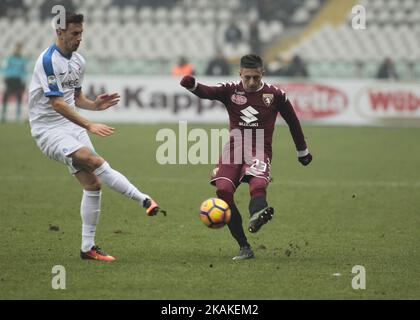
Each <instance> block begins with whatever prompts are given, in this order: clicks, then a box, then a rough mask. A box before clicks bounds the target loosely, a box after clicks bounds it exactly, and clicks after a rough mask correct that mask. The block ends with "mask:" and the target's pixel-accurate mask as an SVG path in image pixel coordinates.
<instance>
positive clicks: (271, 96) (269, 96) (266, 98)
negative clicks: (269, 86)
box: [263, 93, 274, 107]
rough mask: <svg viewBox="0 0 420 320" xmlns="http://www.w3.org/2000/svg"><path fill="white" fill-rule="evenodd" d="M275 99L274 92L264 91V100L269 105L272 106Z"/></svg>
mask: <svg viewBox="0 0 420 320" xmlns="http://www.w3.org/2000/svg"><path fill="white" fill-rule="evenodd" d="M273 100H274V94H272V93H263V101H264V103H265V105H266V106H267V107H269V106H271V104H272V103H273Z"/></svg>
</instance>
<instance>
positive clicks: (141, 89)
mask: <svg viewBox="0 0 420 320" xmlns="http://www.w3.org/2000/svg"><path fill="white" fill-rule="evenodd" d="M197 79H198V81H199V82H201V83H203V84H208V85H216V84H217V82H225V81H236V80H238V78H234V77H233V78H217V79H216V78H209V77H197ZM264 81H267V82H270V83H272V84H275V85H278V86H279V87H280V88H281V89H282V90H284V91H285V92H286V94H287V96H288V97H289V99H290V100H291V101H292V104H293V106H294V108H295V110H296V112H297V114H298V116H299V118H300V119H301V121H302V122H304V123H307V124H309V123H310V124H322V125H374V126H383V125H393V126H400V125H420V84H415V83H401V82H387V81H377V80H342V79H320V80H312V79H311V80H299V81H296V80H294V79H279V78H264ZM83 90H84V92H85V93H86V94H89V95H92V96H93V95H96V94H99V93H102V92H118V93H120V94H121V102H120V104H119V105H118V106H117V107H115V108H113V109H110V110H107V111H103V112H89V111H81V112H82V113H83V114H85V115H86V116H87V117H89V119H92V120H94V121H106V122H139V123H158V122H175V123H176V122H178V121H180V120H187V121H189V122H194V123H227V122H228V119H227V112H226V111H225V109H224V107H223V105H222V104H221V103H220V102H217V101H209V100H202V99H199V98H198V97H196V96H195V95H193V94H192V93H190V92H188V91H187V90H185V89H184V88H182V87H181V86H180V85H179V79H178V78H173V77H167V76H159V77H158V76H154V77H150V76H142V77H140V76H139V77H121V76H118V77H112V76H90V77H89V76H88V77H86V79H85V81H84V83H83Z"/></svg>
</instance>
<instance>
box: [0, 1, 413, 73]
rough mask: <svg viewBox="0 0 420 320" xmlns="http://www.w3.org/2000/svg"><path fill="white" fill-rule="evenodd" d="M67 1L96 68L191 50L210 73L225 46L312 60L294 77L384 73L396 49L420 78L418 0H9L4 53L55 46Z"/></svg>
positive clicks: (139, 67) (1, 23)
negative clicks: (361, 13) (359, 13)
mask: <svg viewBox="0 0 420 320" xmlns="http://www.w3.org/2000/svg"><path fill="white" fill-rule="evenodd" d="M57 4H60V5H63V6H64V7H65V8H66V9H67V10H69V11H73V10H74V11H77V12H82V13H84V14H85V17H86V23H87V24H86V29H85V32H84V37H83V42H82V45H81V47H80V51H81V53H82V54H83V55H84V56H85V58H86V59H88V60H89V61H90V69H91V70H90V72H89V73H90V74H97V75H104V74H106V75H170V74H171V71H172V68H173V64H174V59H177V57H188V61H189V63H191V64H192V65H193V66H194V72H195V73H196V74H198V75H200V74H202V75H203V74H206V72H207V67H208V65H209V64H210V62H211V60H213V59H214V58H215V57H216V56H217V51H219V50H220V51H222V52H223V55H224V56H225V57H226V59H227V60H228V61H229V62H230V63H231V64H232V65H236V63H237V62H238V61H239V59H240V57H241V56H243V55H245V54H248V53H256V54H259V55H260V56H262V57H263V58H264V61H265V62H266V65H267V67H268V66H269V65H270V64H271V66H272V67H273V70H274V69H276V70H275V71H274V74H276V75H281V76H288V74H287V72H286V71H285V69H284V62H283V61H278V57H279V55H285V56H287V57H293V56H294V55H298V56H299V57H300V58H301V59H302V60H303V61H304V67H302V65H301V66H300V67H299V68H298V70H296V68H295V67H293V68H291V76H305V74H306V76H307V75H310V77H311V78H346V79H350V78H357V79H374V78H376V77H377V75H378V66H379V64H381V63H382V62H383V61H384V59H385V58H386V57H390V58H391V59H392V61H393V62H394V64H395V69H396V71H397V73H398V80H401V81H403V80H404V81H406V80H409V81H412V80H418V79H419V78H420V1H416V0H404V1H403V0H374V1H368V0H354V1H353V0H352V1H350V0H337V1H328V0H287V1H286V0H284V1H279V0H141V1H140V0H101V1H95V0H0V30H2V31H1V33H2V35H1V37H0V57H4V56H5V55H6V54H8V53H9V52H11V51H12V50H13V49H14V48H13V47H14V44H15V42H16V41H20V42H22V43H24V44H25V47H24V55H25V56H27V57H29V68H28V69H31V68H32V67H33V65H34V64H35V59H36V56H37V54H38V53H39V52H40V50H42V49H43V48H46V47H48V46H49V45H50V44H51V38H49V37H46V36H45V34H49V32H50V29H51V19H52V18H53V14H52V13H51V8H52V7H53V6H54V5H57ZM355 4H359V5H362V6H364V8H365V9H366V14H367V17H366V21H367V23H368V25H367V28H366V29H364V30H355V29H353V27H352V21H353V19H354V14H353V13H352V8H353V7H354V6H355ZM88 26H89V27H88ZM35 31H36V32H35ZM16 35H19V39H16ZM276 64H277V66H276ZM298 64H301V63H300V62H298ZM279 65H281V67H280V68H278V66H279ZM267 69H268V68H267ZM304 70H306V72H305V71H304ZM267 71H269V70H267ZM270 72H271V70H270Z"/></svg>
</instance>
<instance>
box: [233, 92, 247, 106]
mask: <svg viewBox="0 0 420 320" xmlns="http://www.w3.org/2000/svg"><path fill="white" fill-rule="evenodd" d="M230 99H231V100H232V102H233V103H236V104H239V105H242V104H246V103H247V102H248V100H247V98H246V97H244V96H240V95H238V94H233V95H232V97H231V98H230Z"/></svg>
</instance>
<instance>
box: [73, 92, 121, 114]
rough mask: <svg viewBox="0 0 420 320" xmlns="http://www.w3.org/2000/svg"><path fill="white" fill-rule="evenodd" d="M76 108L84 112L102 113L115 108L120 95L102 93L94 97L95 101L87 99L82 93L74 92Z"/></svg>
mask: <svg viewBox="0 0 420 320" xmlns="http://www.w3.org/2000/svg"><path fill="white" fill-rule="evenodd" d="M74 99H75V102H76V106H77V107H79V108H82V109H86V110H93V111H102V110H106V109H108V108H110V107H113V106H116V105H117V104H118V102H120V95H119V94H118V93H112V94H108V93H104V94H100V95H99V96H97V97H96V99H95V100H94V101H93V100H90V99H88V98H87V97H86V96H85V95H84V94H83V92H82V91H81V90H80V91H76V92H75V94H74Z"/></svg>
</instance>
